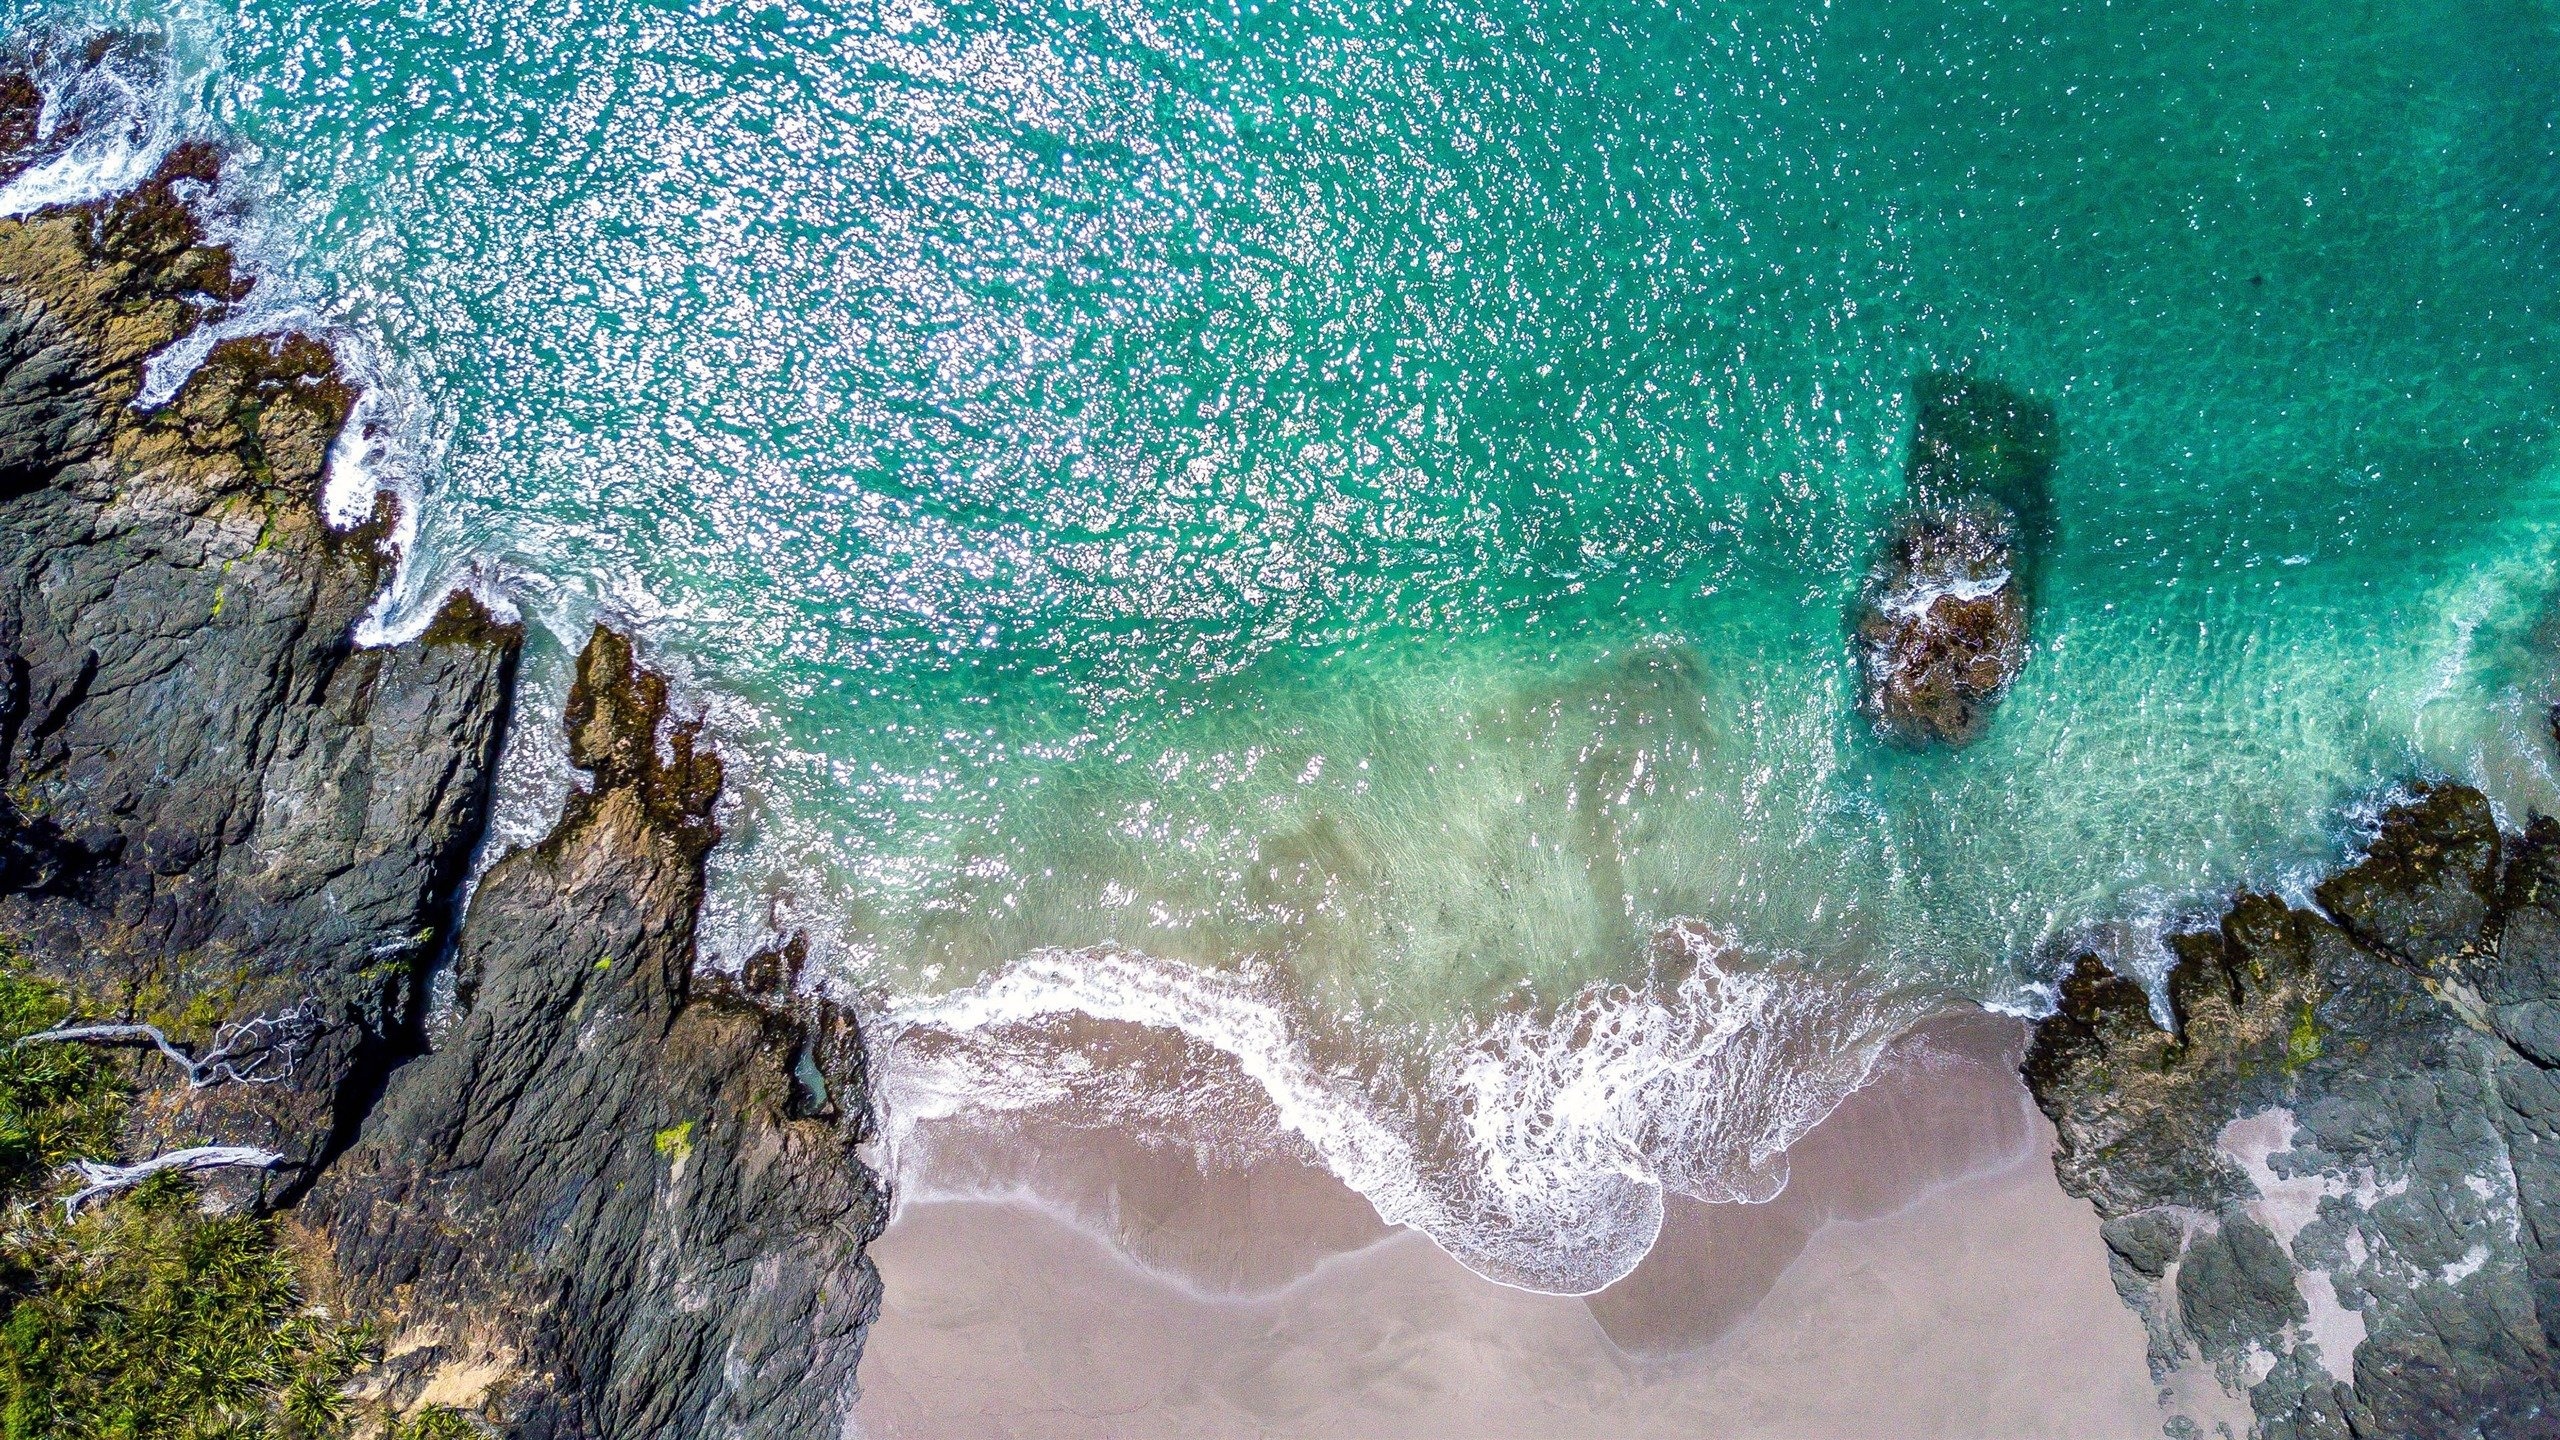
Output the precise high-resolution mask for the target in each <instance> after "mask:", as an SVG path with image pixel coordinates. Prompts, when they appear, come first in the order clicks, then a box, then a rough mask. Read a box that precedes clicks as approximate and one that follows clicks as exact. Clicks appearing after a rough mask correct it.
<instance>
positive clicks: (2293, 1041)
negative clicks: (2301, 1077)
mask: <svg viewBox="0 0 2560 1440" xmlns="http://www.w3.org/2000/svg"><path fill="white" fill-rule="evenodd" d="M2319 1058H2320V1016H2319V1013H2318V1012H2317V1011H2316V1010H2314V1009H2313V1007H2312V1004H2311V1002H2310V1001H2309V1000H2305V1001H2303V1002H2302V1010H2301V1013H2299V1014H2297V1015H2295V1016H2294V1017H2293V1033H2292V1034H2291V1035H2290V1036H2288V1037H2286V1040H2285V1047H2284V1068H2285V1072H2286V1073H2287V1074H2291V1073H2292V1072H2294V1071H2296V1070H2299V1069H2301V1068H2302V1067H2303V1066H2305V1065H2308V1064H2310V1063H2311V1062H2312V1061H2314V1060H2317V1059H2319Z"/></svg>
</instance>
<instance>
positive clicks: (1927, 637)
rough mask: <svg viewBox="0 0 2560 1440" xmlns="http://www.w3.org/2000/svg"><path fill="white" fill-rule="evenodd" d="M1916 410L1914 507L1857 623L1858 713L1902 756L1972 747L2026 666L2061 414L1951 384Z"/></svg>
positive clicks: (1861, 601) (2016, 397) (1926, 382)
mask: <svg viewBox="0 0 2560 1440" xmlns="http://www.w3.org/2000/svg"><path fill="white" fill-rule="evenodd" d="M1914 399H1915V400H1916V402H1917V404H1918V408H1919V412H1920V413H1919V416H1918V418H1917V420H1916V421H1915V422H1914V425H1913V430H1912V436H1911V451H1910V456H1909V458H1908V460H1907V461H1906V462H1905V465H1904V482H1905V486H1906V489H1907V492H1908V494H1907V498H1906V500H1905V502H1904V505H1903V508H1902V510H1901V512H1900V513H1899V514H1898V515H1897V516H1896V517H1895V519H1894V522H1893V525H1892V528H1891V529H1890V530H1889V531H1888V532H1887V534H1886V536H1885V539H1884V543H1883V544H1882V545H1881V546H1880V547H1879V549H1878V553H1877V557H1876V562H1875V565H1874V567H1873V568H1872V569H1871V570H1870V571H1869V573H1868V576H1867V582H1866V585H1865V586H1864V588H1862V589H1861V590H1860V591H1859V594H1858V600H1857V603H1856V605H1855V606H1854V607H1853V610H1852V612H1851V617H1850V629H1851V634H1852V639H1853V642H1854V648H1855V650H1856V652H1857V656H1858V664H1859V672H1860V683H1859V688H1858V703H1859V708H1860V709H1862V710H1864V711H1865V712H1866V715H1867V718H1868V719H1870V720H1872V721H1873V722H1875V726H1876V730H1877V733H1879V734H1880V735H1882V736H1884V737H1885V738H1886V739H1888V740H1891V741H1893V742H1895V743H1897V744H1903V745H1913V746H1921V745H1947V746H1960V745H1968V744H1971V743H1972V742H1973V741H1974V740H1976V739H1979V738H1980V737H1981V734H1982V731H1983V729H1984V727H1985V726H1987V725H1989V724H1990V723H1991V714H1992V711H1993V710H1994V709H1995V708H1997V707H1998V705H1999V703H2000V700H2001V698H2002V697H2003V696H2005V695H2006V694H2007V693H2008V690H2009V684H2010V682H2011V681H2013V680H2015V679H2016V678H2017V676H2018V672H2019V670H2021V669H2022V668H2024V667H2025V665H2026V663H2027V620H2028V614H2029V610H2030V608H2031V606H2032V604H2033V598H2034V579H2035V567H2036V565H2037V563H2038V559H2039V552H2040V551H2041V549H2042V548H2043V546H2044V545H2045V543H2046V541H2047V539H2048V538H2049V537H2048V532H2049V531H2050V529H2051V501H2050V499H2049V498H2048V493H2047V488H2046V487H2047V482H2048V480H2049V478H2050V476H2051V474H2052V471H2053V462H2054V453H2055V442H2054V425H2053V407H2052V406H2050V405H2047V404H2045V403H2044V402H2043V401H2040V400H2037V399H2035V398H2034V397H2032V396H2029V395H2024V394H2021V393H2019V392H2017V391H2014V390H2011V389H2009V388H2008V387H2006V386H2003V385H1999V384H1996V383H1993V382H1991V381H1988V380H1979V379H1973V378H1970V377H1967V376H1963V375H1946V374H1930V375H1924V376H1922V377H1921V378H1920V381H1919V383H1918V384H1917V385H1916V386H1915V387H1914Z"/></svg>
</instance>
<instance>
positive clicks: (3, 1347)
mask: <svg viewBox="0 0 2560 1440" xmlns="http://www.w3.org/2000/svg"><path fill="white" fill-rule="evenodd" d="M69 1010H70V1003H69V1000H68V998H67V997H66V996H64V995H63V994H62V993H61V991H60V990H59V989H57V988H56V987H54V986H51V985H49V984H47V983H45V982H44V981H42V980H40V979H38V978H36V977H34V976H32V975H30V974H29V973H28V972H27V970H26V967H25V965H24V964H23V962H22V961H21V960H20V959H19V958H18V956H17V955H16V953H15V952H14V951H11V950H8V949H7V948H6V947H5V946H0V1437H5V1440H34V1437H39V1436H42V1437H48V1440H51V1437H59V1440H143V1437H153V1440H157V1437H169V1440H215V1437H223V1440H253V1437H262V1440H319V1437H333V1436H339V1435H343V1434H345V1433H346V1432H347V1429H348V1418H349V1417H348V1413H347V1406H346V1403H345V1401H344V1400H343V1399H342V1397H341V1391H342V1389H343V1387H344V1386H345V1383H346V1381H347V1379H348V1377H349V1376H350V1375H351V1374H353V1373H354V1371H355V1370H356V1369H357V1368H359V1367H360V1366H362V1365H363V1364H364V1363H365V1361H366V1359H367V1350H368V1345H369V1337H368V1336H367V1335H366V1333H365V1332H364V1331H363V1330H362V1329H361V1328H359V1327H353V1326H348V1325H345V1324H342V1323H340V1322H338V1321H336V1320H334V1319H332V1318H331V1317H329V1316H328V1315H326V1314H325V1313H323V1312H321V1311H319V1310H317V1309H315V1308H313V1307H312V1306H310V1305H309V1304H308V1303H307V1300H306V1296H305V1289H304V1285H303V1280H302V1276H301V1274H300V1273H299V1270H298V1269H297V1267H296V1265H295V1263H294V1260H293V1257H292V1255H291V1254H290V1253H289V1252H288V1251H287V1250H286V1249H285V1248H284V1246H283V1245H282V1244H281V1243H280V1242H279V1238H278V1236H277V1234H276V1230H275V1224H274V1222H273V1221H271V1220H266V1219H261V1218H257V1217H253V1216H247V1215H228V1216H214V1215H207V1214H205V1213H204V1211H203V1209H202V1207H201V1206H200V1205H199V1204H198V1201H197V1195H196V1191H195V1188H194V1187H193V1186H192V1185H191V1184H189V1183H188V1182H187V1181H186V1180H184V1179H182V1178H180V1177H178V1176H175V1175H163V1176H160V1177H157V1178H156V1179H154V1180H153V1181H151V1182H150V1183H148V1184H146V1185H143V1186H141V1187H139V1188H138V1189H136V1190H135V1191H133V1192H132V1193H131V1194H128V1195H126V1196H122V1197H119V1198H117V1199H114V1200H111V1201H109V1202H107V1203H105V1204H103V1205H99V1206H96V1207H94V1208H92V1209H91V1210H90V1211H89V1213H87V1214H84V1215H82V1216H81V1217H79V1218H78V1219H77V1220H72V1219H68V1218H66V1217H65V1216H64V1214H63V1212H62V1206H61V1205H60V1203H59V1202H58V1200H57V1199H56V1198H55V1197H56V1195H57V1194H58V1191H59V1187H58V1185H57V1184H56V1172H57V1171H58V1170H59V1169H60V1167H61V1166H62V1165H63V1164H64V1163H65V1162H66V1161H69V1160H71V1159H74V1158H79V1157H89V1158H101V1159H103V1158H107V1157H109V1156H112V1155H113V1154H114V1151H115V1140H116V1132H117V1128H118V1126H119V1124H120V1123H121V1121H122V1118H123V1115H124V1111H125V1106H126V1105H127V1104H128V1103H129V1095H128V1092H127V1089H126V1087H125V1085H124V1083H123V1081H122V1079H121V1076H120V1072H119V1070H118V1068H117V1066H116V1064H115V1062H114V1060H113V1059H112V1058H111V1057H110V1056H109V1055H108V1054H106V1053H103V1052H101V1051H99V1050H97V1049H96V1048H94V1047H91V1046H85V1045H76V1044H72V1045H64V1044H53V1043H46V1044H42V1045H30V1046H23V1047H21V1046H17V1045H15V1044H14V1043H12V1042H14V1041H16V1040H17V1039H18V1037H20V1036H23V1035H27V1034H31V1033H33V1032H35V1031H38V1030H42V1029H46V1028H48V1027H50V1026H53V1025H55V1024H58V1023H60V1022H61V1021H62V1020H63V1018H64V1017H65V1016H66V1015H67V1014H68V1013H69Z"/></svg>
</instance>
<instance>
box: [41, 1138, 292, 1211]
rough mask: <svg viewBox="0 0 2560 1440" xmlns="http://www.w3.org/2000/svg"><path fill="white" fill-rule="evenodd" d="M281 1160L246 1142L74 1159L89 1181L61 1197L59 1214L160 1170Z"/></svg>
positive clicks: (257, 1166)
mask: <svg viewBox="0 0 2560 1440" xmlns="http://www.w3.org/2000/svg"><path fill="white" fill-rule="evenodd" d="M283 1159H284V1157H283V1156H281V1155H279V1154H277V1153H276V1152H274V1151H273V1150H258V1149H253V1148H251V1147H249V1146H247V1145H198V1146H196V1147H194V1148H193V1149H189V1150H172V1151H170V1152H169V1153H168V1154H166V1155H154V1156H152V1157H151V1158H150V1159H148V1160H144V1161H142V1162H140V1163H138V1164H133V1165H103V1164H100V1163H99V1162H97V1161H95V1160H74V1161H72V1162H71V1169H72V1170H73V1171H75V1172H77V1173H78V1174H79V1176H80V1178H81V1179H82V1180H84V1181H87V1182H88V1183H87V1184H85V1185H83V1186H81V1187H80V1189H79V1190H77V1191H76V1192H74V1193H73V1194H71V1195H70V1196H69V1197H67V1198H66V1199H64V1200H63V1202H62V1213H63V1214H64V1215H65V1216H66V1217H68V1216H72V1215H77V1214H79V1213H80V1207H81V1206H83V1205H86V1204H88V1203H89V1202H90V1201H92V1200H95V1199H97V1198H99V1197H100V1196H104V1195H113V1194H115V1193H116V1192H117V1191H120V1190H130V1189H132V1188H133V1187H134V1186H136V1185H139V1184H141V1183H142V1182H143V1181H145V1180H148V1179H150V1178H151V1177H152V1176H154V1175H157V1174H159V1173H160V1172H161V1171H163V1170H176V1171H179V1172H181V1173H185V1172H191V1171H196V1170H220V1169H225V1168H228V1167H231V1166H246V1167H248V1168H249V1169H253V1170H265V1169H268V1168H269V1167H271V1166H273V1165H275V1164H276V1163H277V1162H279V1161H281V1160H283Z"/></svg>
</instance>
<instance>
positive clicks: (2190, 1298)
mask: <svg viewBox="0 0 2560 1440" xmlns="http://www.w3.org/2000/svg"><path fill="white" fill-rule="evenodd" d="M2315 893H2316V896H2317V899H2318V908H2317V909H2308V910H2307V909H2298V908H2295V907H2293V906H2291V905H2288V904H2287V903H2285V902H2284V901H2282V900H2279V899H2276V898H2274V897H2271V896H2266V895H2242V896H2240V897H2239V898H2238V899H2237V900H2235V901H2234V902H2233V904H2232V905H2231V907H2230V909H2229V910H2228V911H2227V912H2226V913H2225V915H2224V916H2223V918H2222V921H2221V923H2220V925H2219V926H2218V927H2217V928H2216V929H2214V930H2210V931H2205V932H2201V933H2195V934H2187V935H2179V936H2175V937H2172V938H2171V941H2170V945H2171V948H2172V952H2173V954H2174V955H2175V957H2176V963H2175V966H2174V968H2173V969H2172V971H2171V973H2170V975H2169V977H2168V984H2167V986H2166V996H2165V998H2166V1000H2167V1002H2168V1007H2169V1009H2170V1011H2171V1019H2172V1021H2173V1024H2174V1029H2172V1030H2164V1029H2162V1028H2161V1027H2160V1026H2158V1025H2157V1024H2155V1023H2154V1019H2153V1015H2152V1007H2151V1002H2150V999H2149V997H2148V996H2147V995H2146V994H2145V993H2144V992H2143V990H2142V989H2141V987H2139V986H2137V985H2135V984H2133V983H2132V982H2130V981H2128V980H2125V979H2123V978H2122V977H2119V976H2116V975H2114V974H2112V973H2111V972H2109V971H2108V970H2107V969H2106V967H2105V966H2104V965H2103V964H2102V963H2101V962H2100V961H2099V960H2098V959H2097V958H2096V957H2094V956H2088V955H2083V956H2079V957H2077V958H2076V960H2075V962H2074V965H2073V968H2072V970H2071V972H2070V974H2069V975H2068V977H2067V978H2066V979H2065V981H2064V983H2063V987H2062V1001H2061V1008H2060V1011H2059V1013H2057V1014H2056V1015H2055V1016H2053V1017H2052V1018H2051V1019H2049V1020H2047V1021H2045V1022H2043V1024H2042V1025H2040V1026H2039V1028H2038V1031H2037V1034H2036V1037H2035V1041H2034V1044H2033V1046H2032V1048H2031V1049H2030V1051H2029V1054H2028V1056H2027V1060H2026V1064H2025V1074H2026V1078H2027V1082H2028V1085H2029V1088H2030V1089H2032V1090H2033V1091H2034V1092H2035V1095H2036V1099H2037V1101H2038V1103H2039V1104H2040V1105H2042V1106H2043V1108H2044V1110H2045V1112H2046V1113H2047V1114H2048V1115H2050V1116H2052V1117H2053V1119H2054V1121H2055V1124H2056V1125H2057V1127H2058V1129H2059V1132H2060V1138H2061V1146H2060V1149H2059V1150H2058V1152H2057V1154H2056V1157H2055V1165H2056V1168H2057V1170H2058V1171H2059V1172H2060V1174H2061V1177H2062V1181H2063V1185H2064V1188H2066V1189H2067V1190H2069V1191H2071V1192H2072V1193H2074V1194H2077V1195H2082V1196H2086V1197H2088V1198H2089V1199H2091V1200H2093V1201H2094V1202H2096V1204H2097V1207H2098V1211H2099V1214H2100V1215H2101V1217H2102V1218H2103V1220H2104V1226H2103V1232H2102V1233H2103V1235H2104V1238H2105V1240H2106V1243H2107V1246H2108V1248H2109V1250H2110V1252H2111V1258H2112V1263H2113V1267H2114V1270H2115V1274H2116V1280H2117V1285H2118V1288H2119V1289H2120V1290H2121V1291H2122V1292H2123V1293H2124V1294H2125V1296H2126V1298H2127V1300H2128V1302H2129V1303H2132V1304H2133V1305H2134V1306H2135V1307H2136V1308H2137V1309H2139V1310H2140V1311H2141V1312H2142V1314H2143V1316H2144V1319H2145V1322H2146V1324H2147V1325H2148V1327H2149V1329H2150V1332H2151V1337H2152V1357H2153V1364H2154V1367H2155V1369H2156V1370H2158V1371H2159V1372H2160V1373H2161V1374H2162V1375H2163V1376H2164V1377H2165V1376H2167V1375H2168V1374H2169V1373H2170V1372H2172V1371H2174V1370H2176V1369H2178V1368H2179V1367H2181V1366H2182V1365H2186V1364H2189V1363H2194V1362H2199V1361H2200V1362H2201V1363H2203V1364H2205V1365H2209V1366H2210V1367H2212V1369H2213V1370H2214V1372H2215V1373H2216V1374H2217V1376H2218V1377H2219V1378H2220V1379H2221V1381H2222V1382H2223V1383H2224V1384H2225V1385H2226V1386H2227V1387H2229V1388H2231V1389H2232V1390H2234V1391H2238V1392H2245V1393H2246V1394H2247V1396H2248V1398H2249V1402H2250V1405H2251V1407H2252V1409H2253V1410H2254V1412H2255V1414H2256V1416H2257V1420H2258V1426H2259V1429H2260V1431H2261V1433H2263V1434H2265V1435H2267V1436H2270V1437H2279V1440H2282V1437H2297V1436H2300V1437H2312V1436H2323V1437H2326V1436H2374V1437H2380V1436H2487V1437H2505V1436H2543V1435H2553V1434H2560V1074H2555V1073H2554V1070H2553V1068H2552V1065H2551V1062H2552V1061H2553V1060H2554V1059H2555V1058H2560V1057H2555V1055H2554V1054H2553V1047H2552V1046H2551V1045H2550V1044H2549V1043H2548V1039H2549V1037H2550V1036H2551V1035H2552V1034H2553V1017H2555V1016H2560V1009H2555V1008H2554V1007H2555V1005H2560V823H2555V822H2553V821H2551V820H2548V819H2536V820H2535V821H2534V822H2533V823H2532V824H2531V825H2530V826H2529V827H2528V828H2527V830H2526V832H2525V834H2524V835H2522V836H2520V837H2517V836H2502V835H2501V834H2500V833H2499V830H2498V826H2497V823H2496V820H2495V818H2494V816H2493V815H2492V813H2491V811H2490V808H2489V805H2488V802H2487V801H2486V800H2485V799H2484V798H2483V797H2482V796H2481V795H2480V794H2479V793H2478V792H2477V791H2474V790H2471V789H2468V788H2466V787H2463V786H2459V785H2437V786H2429V787H2425V788H2422V789H2420V790H2419V791H2418V792H2416V794H2415V795H2414V796H2412V797H2411V798H2410V799H2408V800H2407V801H2406V802H2404V803H2402V804H2399V805H2397V806H2395V807H2393V808H2392V809H2391V810H2389V811H2388V812H2387V813H2386V814H2384V816H2383V817H2382V819H2381V823H2380V828H2379V832H2378V833H2377V835H2376V836H2375V838H2374V841H2373V843H2372V846H2371V848H2370V850H2369V852H2368V853H2367V855H2366V856H2365V858H2364V859H2362V860H2361V861H2359V862H2358V863H2356V864H2354V865H2351V866H2349V867H2346V868H2345V869H2343V870H2341V871H2340V872H2339V873H2337V874H2336V875H2333V876H2332V877H2330V878H2329V879H2328V880H2327V881H2326V882H2324V883H2323V884H2321V885H2320V886H2319V887H2318V888H2317V890H2316V892H2315Z"/></svg>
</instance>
